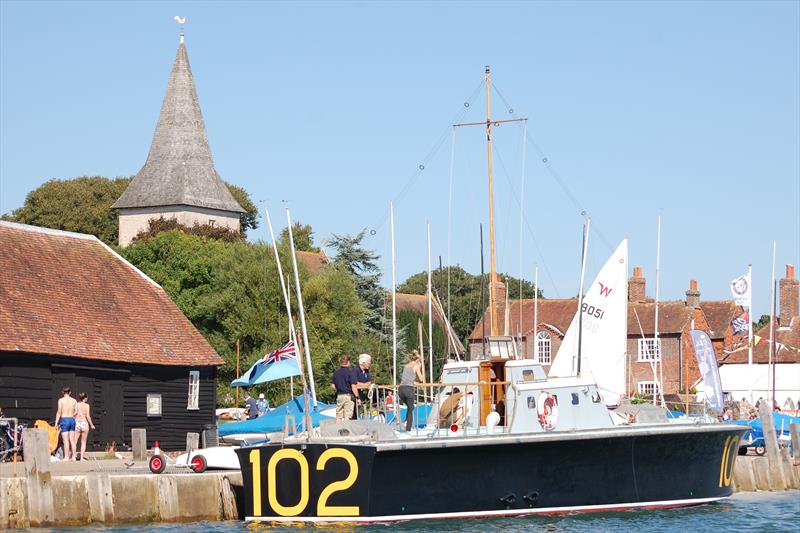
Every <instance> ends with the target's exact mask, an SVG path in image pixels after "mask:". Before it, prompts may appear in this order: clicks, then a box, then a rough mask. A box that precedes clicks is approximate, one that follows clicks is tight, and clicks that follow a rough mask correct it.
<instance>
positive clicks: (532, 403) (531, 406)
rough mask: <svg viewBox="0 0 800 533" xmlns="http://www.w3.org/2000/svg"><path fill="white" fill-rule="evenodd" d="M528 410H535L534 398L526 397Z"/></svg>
mask: <svg viewBox="0 0 800 533" xmlns="http://www.w3.org/2000/svg"><path fill="white" fill-rule="evenodd" d="M528 409H536V398H534V397H533V396H528Z"/></svg>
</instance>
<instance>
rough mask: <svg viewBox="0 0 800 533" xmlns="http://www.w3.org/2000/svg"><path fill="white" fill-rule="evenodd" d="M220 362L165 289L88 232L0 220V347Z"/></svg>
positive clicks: (149, 360) (147, 360)
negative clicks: (73, 231)
mask: <svg viewBox="0 0 800 533" xmlns="http://www.w3.org/2000/svg"><path fill="white" fill-rule="evenodd" d="M2 351H6V352H25V353H30V354H44V355H56V356H63V357H70V358H76V359H94V360H101V361H114V362H120V363H134V364H153V365H180V366H208V365H220V364H222V363H223V361H222V359H221V358H220V356H219V355H218V354H217V353H216V352H215V351H214V349H213V348H211V346H210V345H209V344H208V342H207V341H206V340H205V338H204V337H203V336H202V335H201V334H200V333H199V332H198V331H197V330H196V329H195V328H194V326H193V325H192V324H191V322H189V320H188V319H187V318H186V317H185V316H184V315H183V313H181V311H180V309H178V307H177V306H176V305H175V304H174V303H173V302H172V300H170V298H169V296H167V294H166V293H165V292H164V290H163V289H162V288H161V287H160V286H159V285H157V284H156V283H155V282H154V281H152V280H151V279H150V278H148V277H147V276H146V275H145V274H143V273H142V272H141V271H139V270H138V269H136V268H135V267H134V266H133V265H131V264H130V263H128V262H127V261H125V260H124V259H123V258H121V257H120V256H119V255H117V254H116V253H115V252H114V251H113V250H112V249H111V248H109V247H108V246H106V245H105V244H103V243H102V242H101V241H100V240H98V239H97V238H96V237H94V236H92V235H83V234H80V233H70V232H66V231H59V230H51V229H45V228H38V227H34V226H26V225H22V224H12V223H8V222H0V352H2Z"/></svg>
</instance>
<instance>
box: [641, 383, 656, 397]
mask: <svg viewBox="0 0 800 533" xmlns="http://www.w3.org/2000/svg"><path fill="white" fill-rule="evenodd" d="M637 390H638V391H639V394H646V395H650V396H652V395H653V394H658V383H656V382H655V381H640V382H639V383H638V384H637Z"/></svg>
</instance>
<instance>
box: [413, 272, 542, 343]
mask: <svg viewBox="0 0 800 533" xmlns="http://www.w3.org/2000/svg"><path fill="white" fill-rule="evenodd" d="M484 278H485V280H486V282H485V287H486V289H485V290H486V295H485V298H486V301H485V303H486V305H489V284H488V280H489V275H488V274H486V275H485V276H484ZM500 278H501V279H502V280H503V281H504V282H505V283H506V286H507V287H508V298H509V299H511V300H515V299H519V297H520V282H519V279H518V278H514V277H512V276H506V275H503V274H501V275H500ZM431 281H432V285H433V292H434V294H435V295H436V296H437V297H438V298H439V300H440V301H441V302H442V307H443V308H444V310H445V313H448V315H449V317H450V324H451V325H452V326H453V330H455V332H456V335H458V338H459V339H461V340H462V342H464V346H467V345H468V343H467V342H466V338H467V337H468V336H469V334H470V333H472V329H473V328H474V327H475V325H476V324H477V323H478V321H479V320H480V318H481V315H482V314H483V310H484V309H483V307H482V306H481V276H480V275H475V274H470V273H469V272H467V271H466V270H464V269H463V268H461V267H460V266H458V265H456V266H452V267H450V306H449V307H450V310H449V312H448V302H447V268H441V269H436V270H434V271H433V272H432V273H431ZM427 287H428V273H427V272H420V273H418V274H414V275H413V276H411V277H409V278H408V279H407V280H406V281H405V282H403V283H402V284H401V285H400V286H399V287H398V288H397V291H398V292H403V293H410V294H426V292H427V290H428V289H427ZM522 297H523V298H533V283H531V282H529V281H527V280H523V281H522ZM539 297H540V298H541V297H542V292H541V290H540V291H539Z"/></svg>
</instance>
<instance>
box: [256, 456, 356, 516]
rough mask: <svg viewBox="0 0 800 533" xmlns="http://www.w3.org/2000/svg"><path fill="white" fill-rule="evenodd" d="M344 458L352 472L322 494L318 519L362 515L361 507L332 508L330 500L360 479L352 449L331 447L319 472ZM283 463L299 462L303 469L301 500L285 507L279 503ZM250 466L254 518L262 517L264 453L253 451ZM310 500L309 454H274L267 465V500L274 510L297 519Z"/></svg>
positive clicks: (332, 483)
mask: <svg viewBox="0 0 800 533" xmlns="http://www.w3.org/2000/svg"><path fill="white" fill-rule="evenodd" d="M335 458H338V459H344V460H345V461H347V465H348V467H349V473H348V475H347V477H346V478H344V479H342V480H339V481H333V482H331V483H330V484H328V486H326V487H325V488H324V489H322V492H321V493H320V495H319V501H318V502H317V516H358V515H359V514H360V512H361V508H360V507H358V506H355V505H353V506H348V505H338V506H335V505H328V499H330V497H331V495H332V494H334V493H336V492H341V491H343V490H347V489H349V488H350V487H352V486H353V484H354V483H355V482H356V479H358V462H357V461H356V458H355V456H354V455H353V453H352V452H351V451H350V450H347V449H345V448H328V449H327V450H325V451H324V452H323V453H322V455H320V456H319V459H318V460H317V470H319V471H322V470H325V465H327V463H328V461H329V460H330V459H335ZM283 460H292V461H296V462H297V464H298V466H299V467H300V499H299V500H298V502H297V503H296V504H295V505H289V506H285V505H283V504H282V503H281V502H279V501H278V488H277V475H276V474H277V468H278V463H279V462H281V461H283ZM250 465H251V466H252V469H253V470H252V472H253V516H261V450H260V449H258V448H256V449H253V450H251V451H250ZM308 497H309V469H308V461H307V460H306V457H305V455H303V454H302V453H301V452H300V451H298V450H296V449H294V448H283V449H280V450H278V451H276V452H275V453H274V454H272V457H270V458H269V463H268V464H267V498H268V499H269V505H270V507H271V508H272V510H273V511H274V512H275V513H276V514H278V515H280V516H297V515H299V514H300V513H302V512H303V511H304V510H305V508H306V506H307V505H308Z"/></svg>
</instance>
